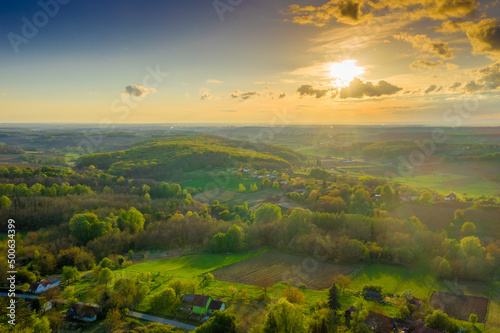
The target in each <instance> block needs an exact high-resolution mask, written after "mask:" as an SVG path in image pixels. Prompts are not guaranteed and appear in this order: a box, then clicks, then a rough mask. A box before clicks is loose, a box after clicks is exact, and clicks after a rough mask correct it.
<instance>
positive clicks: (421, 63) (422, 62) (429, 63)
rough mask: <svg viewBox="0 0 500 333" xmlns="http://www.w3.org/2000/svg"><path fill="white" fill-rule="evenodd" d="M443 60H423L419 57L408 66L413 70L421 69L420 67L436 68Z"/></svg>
mask: <svg viewBox="0 0 500 333" xmlns="http://www.w3.org/2000/svg"><path fill="white" fill-rule="evenodd" d="M443 64H444V63H443V61H442V60H439V61H429V60H425V59H420V60H417V61H415V62H413V63H411V64H410V68H411V69H415V70H421V69H435V68H438V67H439V66H441V65H443Z"/></svg>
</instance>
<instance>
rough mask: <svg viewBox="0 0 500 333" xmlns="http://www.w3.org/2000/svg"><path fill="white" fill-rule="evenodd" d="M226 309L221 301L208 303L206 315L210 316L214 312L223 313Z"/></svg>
mask: <svg viewBox="0 0 500 333" xmlns="http://www.w3.org/2000/svg"><path fill="white" fill-rule="evenodd" d="M225 309H226V303H224V302H222V301H214V300H212V302H210V305H209V306H208V313H209V314H212V313H214V311H220V312H222V311H224V310H225Z"/></svg>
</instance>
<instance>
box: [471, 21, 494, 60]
mask: <svg viewBox="0 0 500 333" xmlns="http://www.w3.org/2000/svg"><path fill="white" fill-rule="evenodd" d="M464 29H466V33H467V37H469V40H470V43H471V45H472V53H473V54H492V55H495V56H496V57H499V56H500V26H499V25H498V21H497V20H496V19H484V20H481V21H479V22H478V23H477V24H468V25H466V26H465V27H464Z"/></svg>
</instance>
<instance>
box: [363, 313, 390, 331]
mask: <svg viewBox="0 0 500 333" xmlns="http://www.w3.org/2000/svg"><path fill="white" fill-rule="evenodd" d="M365 324H366V326H368V328H369V329H370V331H373V332H380V333H387V332H394V329H395V325H394V320H393V319H392V318H390V317H387V316H385V315H383V314H380V313H376V312H371V313H370V314H368V317H367V318H366V320H365Z"/></svg>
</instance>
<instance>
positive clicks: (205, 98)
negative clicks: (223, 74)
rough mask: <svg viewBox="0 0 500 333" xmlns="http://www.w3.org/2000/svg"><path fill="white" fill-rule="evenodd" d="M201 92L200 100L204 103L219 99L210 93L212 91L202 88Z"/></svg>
mask: <svg viewBox="0 0 500 333" xmlns="http://www.w3.org/2000/svg"><path fill="white" fill-rule="evenodd" d="M200 92H201V96H200V99H201V100H202V101H208V100H211V99H217V97H216V96H214V95H212V94H211V93H210V90H209V89H206V88H201V89H200Z"/></svg>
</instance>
